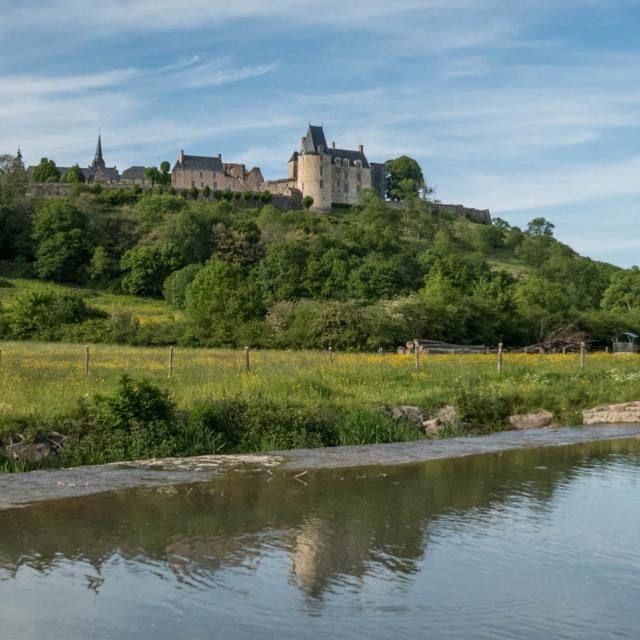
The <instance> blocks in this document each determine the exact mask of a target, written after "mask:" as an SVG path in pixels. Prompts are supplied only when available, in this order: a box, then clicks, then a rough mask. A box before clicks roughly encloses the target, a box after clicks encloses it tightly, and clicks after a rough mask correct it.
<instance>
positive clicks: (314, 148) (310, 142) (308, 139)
mask: <svg viewBox="0 0 640 640" xmlns="http://www.w3.org/2000/svg"><path fill="white" fill-rule="evenodd" d="M320 146H323V147H324V150H325V151H326V150H327V139H326V138H325V137H324V130H323V129H322V127H316V126H314V125H312V124H310V125H309V129H308V130H307V135H306V136H305V138H304V151H305V152H306V153H318V147H320Z"/></svg>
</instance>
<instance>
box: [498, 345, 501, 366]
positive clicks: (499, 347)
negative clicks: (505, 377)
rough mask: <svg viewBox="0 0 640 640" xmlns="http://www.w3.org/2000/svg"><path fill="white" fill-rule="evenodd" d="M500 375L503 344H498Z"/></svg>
mask: <svg viewBox="0 0 640 640" xmlns="http://www.w3.org/2000/svg"><path fill="white" fill-rule="evenodd" d="M498 373H502V342H500V343H498Z"/></svg>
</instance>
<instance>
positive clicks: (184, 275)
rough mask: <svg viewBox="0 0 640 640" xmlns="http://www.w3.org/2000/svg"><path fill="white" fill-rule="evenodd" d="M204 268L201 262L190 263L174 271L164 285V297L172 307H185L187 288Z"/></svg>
mask: <svg viewBox="0 0 640 640" xmlns="http://www.w3.org/2000/svg"><path fill="white" fill-rule="evenodd" d="M202 269H203V266H202V265H201V264H188V265H187V266H186V267H183V268H182V269H178V270H177V271H174V272H173V273H172V274H171V275H170V276H168V277H167V278H166V280H165V281H164V284H163V285H162V295H163V296H164V299H165V300H166V301H167V302H168V303H169V304H170V305H171V306H172V307H176V308H178V309H184V306H185V303H186V297H187V289H188V288H189V286H190V285H191V283H192V282H193V281H194V279H195V277H196V276H197V275H198V274H199V273H200V271H202Z"/></svg>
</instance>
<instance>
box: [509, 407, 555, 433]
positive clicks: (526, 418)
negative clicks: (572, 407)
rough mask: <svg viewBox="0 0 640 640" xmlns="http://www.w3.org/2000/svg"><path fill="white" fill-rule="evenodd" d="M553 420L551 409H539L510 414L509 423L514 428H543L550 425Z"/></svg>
mask: <svg viewBox="0 0 640 640" xmlns="http://www.w3.org/2000/svg"><path fill="white" fill-rule="evenodd" d="M552 420H553V413H551V411H544V410H543V411H538V412H537V413H520V414H516V415H513V416H509V425H510V426H511V427H513V428H514V429H541V428H542V427H548V426H549V425H550V424H551V421H552Z"/></svg>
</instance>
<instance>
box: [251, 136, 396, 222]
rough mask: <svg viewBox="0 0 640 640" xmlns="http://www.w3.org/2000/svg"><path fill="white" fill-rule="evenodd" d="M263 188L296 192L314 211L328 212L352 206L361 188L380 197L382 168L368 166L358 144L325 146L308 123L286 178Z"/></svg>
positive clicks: (324, 142) (283, 192) (320, 137)
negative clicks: (309, 200)
mask: <svg viewBox="0 0 640 640" xmlns="http://www.w3.org/2000/svg"><path fill="white" fill-rule="evenodd" d="M264 188H265V189H266V190H268V191H271V192H272V193H278V194H288V193H290V192H291V191H292V190H294V189H297V190H299V191H301V192H302V195H303V196H311V197H312V198H313V205H312V207H311V208H312V209H313V210H314V211H329V210H331V206H332V205H334V204H346V205H351V204H355V203H356V202H357V201H358V197H359V195H360V192H361V191H362V190H363V189H375V190H376V191H377V192H378V193H379V194H380V197H382V198H384V165H382V164H379V163H370V162H369V161H368V160H367V157H366V156H365V154H364V147H363V146H362V145H359V147H358V149H357V150H353V149H338V148H336V143H335V142H333V143H332V144H331V146H329V145H327V140H326V138H325V135H324V130H323V128H322V127H321V126H320V127H318V126H314V125H311V124H310V125H309V129H308V130H307V135H306V136H304V137H303V138H302V139H301V141H300V150H299V151H294V152H293V155H292V156H291V158H290V160H289V165H288V177H287V178H284V179H282V180H271V181H269V182H266V183H265V185H264Z"/></svg>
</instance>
